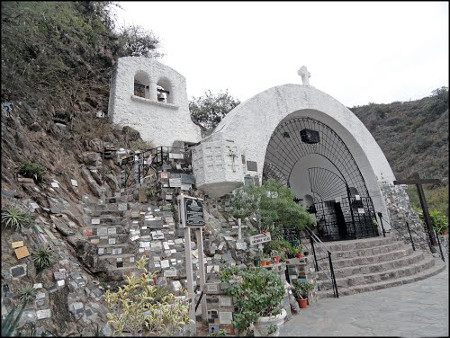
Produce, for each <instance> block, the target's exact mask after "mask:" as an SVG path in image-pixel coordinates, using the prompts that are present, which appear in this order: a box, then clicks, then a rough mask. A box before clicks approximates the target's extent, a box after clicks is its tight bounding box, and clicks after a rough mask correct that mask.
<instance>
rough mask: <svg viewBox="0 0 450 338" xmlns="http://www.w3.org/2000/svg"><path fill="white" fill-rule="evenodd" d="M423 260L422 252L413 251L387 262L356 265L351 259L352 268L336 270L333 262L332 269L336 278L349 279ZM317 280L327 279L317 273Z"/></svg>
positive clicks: (322, 274) (322, 273) (321, 273)
mask: <svg viewBox="0 0 450 338" xmlns="http://www.w3.org/2000/svg"><path fill="white" fill-rule="evenodd" d="M384 256H385V257H389V255H384ZM372 257H375V258H378V257H379V256H372ZM423 259H424V254H423V252H422V251H415V252H414V253H412V254H410V255H404V256H402V257H401V258H398V257H395V258H394V259H391V260H387V261H384V262H375V263H372V264H367V263H361V262H359V263H360V264H356V263H358V261H357V260H356V259H353V261H354V262H355V264H354V265H353V266H348V267H339V268H337V267H335V265H334V262H333V267H334V274H335V276H336V278H345V277H350V276H353V275H359V274H368V273H374V272H383V271H388V270H392V269H398V268H402V267H406V266H410V265H413V264H416V263H419V262H420V261H422V260H423ZM318 278H319V279H320V280H326V279H327V278H328V277H327V276H326V275H325V273H324V272H322V271H319V273H318Z"/></svg>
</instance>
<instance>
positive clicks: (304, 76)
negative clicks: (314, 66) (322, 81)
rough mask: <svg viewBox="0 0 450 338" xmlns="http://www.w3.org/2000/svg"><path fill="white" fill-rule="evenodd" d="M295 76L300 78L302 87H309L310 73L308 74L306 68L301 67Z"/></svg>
mask: <svg viewBox="0 0 450 338" xmlns="http://www.w3.org/2000/svg"><path fill="white" fill-rule="evenodd" d="M297 74H298V75H300V76H301V78H302V82H303V85H304V86H309V78H310V77H311V73H310V72H308V69H306V66H301V68H300V69H299V70H298V71H297Z"/></svg>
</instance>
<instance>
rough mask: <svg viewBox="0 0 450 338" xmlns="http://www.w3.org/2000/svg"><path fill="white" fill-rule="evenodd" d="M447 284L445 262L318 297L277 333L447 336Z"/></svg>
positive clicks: (282, 334)
mask: <svg viewBox="0 0 450 338" xmlns="http://www.w3.org/2000/svg"><path fill="white" fill-rule="evenodd" d="M447 257H448V256H447ZM447 261H448V259H447ZM441 263H442V261H441ZM448 285H449V280H448V263H447V266H446V269H445V270H444V271H442V272H440V273H439V274H437V275H435V276H433V277H430V278H427V279H425V280H421V281H418V282H414V283H410V284H405V285H401V286H397V287H393V288H388V289H383V290H377V291H371V292H365V293H360V294H356V295H350V296H344V297H341V298H339V299H336V298H325V299H320V300H319V301H318V302H317V303H315V304H311V305H309V306H308V308H306V309H301V312H300V314H298V315H294V316H293V317H292V319H291V320H289V321H288V322H286V323H285V324H284V325H283V326H282V327H281V329H280V336H397V337H448V335H449V330H448V320H449V317H448V307H449V298H448Z"/></svg>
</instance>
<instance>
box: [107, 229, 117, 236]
mask: <svg viewBox="0 0 450 338" xmlns="http://www.w3.org/2000/svg"><path fill="white" fill-rule="evenodd" d="M115 234H116V228H108V235H115Z"/></svg>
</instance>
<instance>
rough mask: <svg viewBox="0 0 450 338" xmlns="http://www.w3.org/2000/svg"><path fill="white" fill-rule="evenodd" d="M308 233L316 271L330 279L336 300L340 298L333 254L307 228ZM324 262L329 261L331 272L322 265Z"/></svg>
mask: <svg viewBox="0 0 450 338" xmlns="http://www.w3.org/2000/svg"><path fill="white" fill-rule="evenodd" d="M305 230H306V232H307V233H308V235H309V239H310V242H311V250H312V252H313V256H314V268H315V270H316V271H323V272H324V273H325V275H326V276H327V277H328V279H330V281H331V286H332V287H333V293H334V296H335V297H336V298H339V291H338V286H337V283H336V276H335V274H334V269H333V261H332V258H331V252H330V250H328V249H327V247H326V246H325V244H323V242H322V241H321V240H320V238H319V237H317V235H316V234H315V233H314V232H313V231H312V230H311V229H310V228H309V227H305ZM323 260H328V264H329V271H327V270H325V269H324V266H321V265H320V262H321V261H323Z"/></svg>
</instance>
